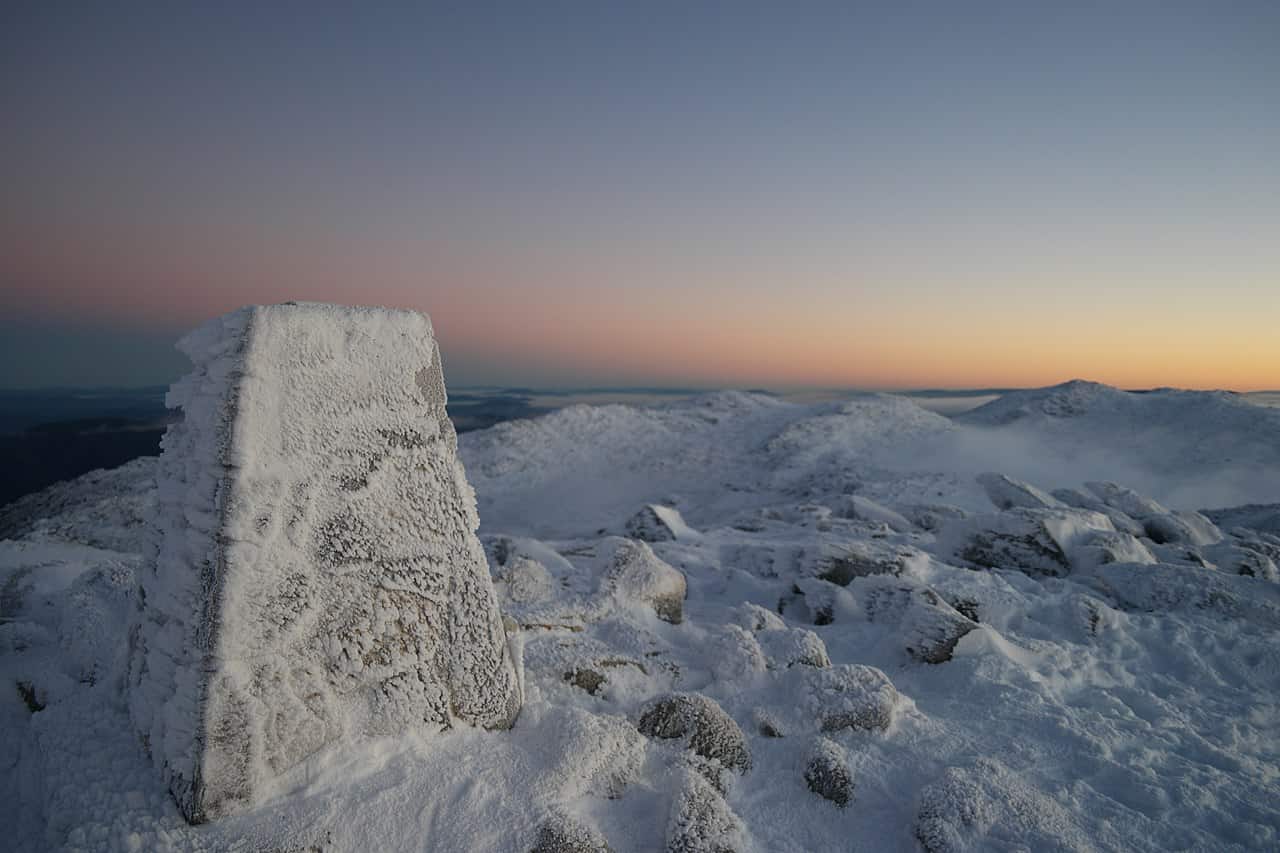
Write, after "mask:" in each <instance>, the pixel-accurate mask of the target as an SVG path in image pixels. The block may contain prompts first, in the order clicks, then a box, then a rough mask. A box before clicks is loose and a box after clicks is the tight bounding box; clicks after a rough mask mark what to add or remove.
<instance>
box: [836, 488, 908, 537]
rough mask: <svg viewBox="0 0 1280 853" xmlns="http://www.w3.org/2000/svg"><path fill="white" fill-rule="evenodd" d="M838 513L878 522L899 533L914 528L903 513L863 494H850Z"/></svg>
mask: <svg viewBox="0 0 1280 853" xmlns="http://www.w3.org/2000/svg"><path fill="white" fill-rule="evenodd" d="M838 514H839V515H840V516H842V517H844V518H852V519H857V520H859V521H867V522H877V523H879V524H883V525H885V526H887V527H888V528H889V529H890V530H894V531H896V532H898V533H908V532H910V531H911V529H912V524H911V522H910V521H908V520H907V519H906V516H904V515H902V513H899V512H895V511H894V510H891V509H889V508H888V507H885V506H881V505H880V504H878V503H876V502H875V501H873V500H871V499H870V498H866V497H863V496H862V495H849V497H848V498H847V499H846V500H845V501H844V502H843V504H842V505H841V506H840V507H839V511H838Z"/></svg>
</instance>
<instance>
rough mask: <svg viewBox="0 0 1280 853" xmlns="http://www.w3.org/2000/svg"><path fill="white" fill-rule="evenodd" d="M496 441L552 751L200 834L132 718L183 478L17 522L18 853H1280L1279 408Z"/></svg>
mask: <svg viewBox="0 0 1280 853" xmlns="http://www.w3.org/2000/svg"><path fill="white" fill-rule="evenodd" d="M460 452H461V454H462V457H463V460H464V462H465V464H466V468H467V474H468V477H469V479H470V481H471V483H472V485H473V486H474V487H475V490H476V493H477V496H478V504H479V512H480V518H481V534H482V539H483V541H484V543H485V547H486V551H487V554H488V557H489V562H490V569H491V572H492V574H493V577H494V579H495V582H496V584H497V589H498V592H499V597H500V602H501V605H502V609H503V611H504V614H505V615H506V616H508V617H510V618H511V619H512V620H514V621H515V622H516V623H517V624H518V625H519V626H520V631H519V634H518V639H519V641H520V642H521V644H522V645H523V659H524V662H523V668H524V669H523V671H524V678H525V681H526V686H525V705H524V708H523V710H522V712H521V714H520V717H519V719H518V720H517V722H516V725H515V726H514V728H512V729H511V730H510V731H504V732H488V731H480V730H471V729H466V728H465V727H464V728H458V729H455V730H454V731H452V732H449V733H447V734H440V735H433V734H430V733H426V732H424V733H422V734H415V735H411V736H407V737H396V738H382V739H375V740H367V741H363V742H360V743H356V744H347V745H342V746H335V747H332V748H329V749H326V750H324V751H322V752H321V753H319V754H318V755H316V756H314V757H313V758H312V759H310V760H308V761H306V762H304V763H303V764H301V765H299V766H298V767H295V768H294V769H293V770H292V771H290V772H289V773H288V774H286V776H285V777H284V778H283V779H281V780H279V781H278V782H277V783H276V788H275V789H274V790H273V791H271V792H270V795H271V796H270V797H269V799H268V801H267V803H266V804H265V805H263V806H261V807H259V808H257V809H256V810H254V811H251V812H250V813H248V814H245V815H240V816H235V817H231V818H227V819H224V820H220V821H216V822H214V823H211V824H208V825H205V826H201V827H189V826H187V825H186V823H184V822H183V820H182V818H181V816H180V815H179V813H178V811H177V809H176V807H175V806H174V805H173V803H172V801H171V800H170V799H169V797H168V794H167V792H166V791H165V788H164V785H163V782H162V781H161V779H160V776H159V774H158V773H157V772H156V771H155V770H154V768H153V767H152V766H151V765H150V764H149V763H148V762H147V760H146V759H145V757H144V756H143V753H142V750H141V749H140V747H139V746H138V744H137V742H136V739H135V735H134V734H133V730H132V728H131V726H130V724H129V717H128V711H127V708H126V704H125V699H124V697H123V695H122V692H121V676H122V667H123V663H124V659H125V657H126V646H127V642H128V637H127V626H128V622H129V613H130V609H131V607H132V599H133V595H134V591H135V583H136V578H137V577H138V576H139V573H140V571H141V570H142V569H143V568H144V566H145V563H144V561H145V560H146V559H147V557H146V556H145V555H147V554H150V553H154V542H153V539H152V537H153V536H154V533H153V530H152V519H153V518H154V517H155V512H156V507H155V492H154V488H155V487H154V470H155V464H156V463H155V460H154V459H140V460H136V461H135V462H131V463H129V464H128V465H125V466H123V467H121V468H119V469H116V470H114V471H109V472H95V473H93V474H90V475H86V476H85V477H82V478H80V479H79V480H75V481H72V482H70V483H65V484H60V485H58V486H54V487H52V488H51V489H48V490H46V491H45V492H42V493H39V494H37V495H34V496H31V497H29V498H27V499H24V500H23V501H20V502H18V503H16V504H13V505H11V506H9V507H7V508H4V509H0V537H7V538H6V539H4V541H0V681H3V682H4V683H7V684H9V685H11V686H10V687H9V688H7V689H4V690H0V697H3V698H0V765H2V766H3V768H4V772H3V777H2V780H0V826H4V827H5V828H6V831H5V839H4V846H6V847H12V848H15V849H18V850H27V849H30V850H43V849H79V850H115V849H120V850H129V849H135V850H163V849H173V850H191V849H207V850H221V849H233V850H440V851H485V850H494V851H499V850H501V851H508V850H509V851H529V850H538V851H588V850H599V849H604V848H603V847H602V846H601V845H602V844H604V843H606V842H607V844H608V846H609V848H610V849H612V850H614V851H618V853H628V851H649V850H663V849H668V850H675V851H695V850H735V851H742V853H746V851H789V850H795V851H816V850H850V849H854V850H882V851H898V850H901V851H915V850H920V849H924V850H927V851H953V850H955V851H958V850H1033V851H1041V850H1152V851H1155V850H1160V851H1164V850H1205V851H1222V850H1236V849H1240V850H1274V849H1277V848H1280V701H1278V698H1277V697H1280V654H1277V651H1276V650H1277V648H1280V584H1278V583H1277V564H1280V409H1277V408H1267V407H1263V406H1258V405H1253V404H1252V403H1250V402H1248V401H1246V400H1245V399H1244V398H1241V397H1237V396H1235V395H1231V394H1224V393H1198V392H1180V391H1157V392H1148V393H1142V394H1134V393H1126V392H1122V391H1117V390H1116V389H1113V388H1108V387H1106V386H1100V385H1093V384H1089V383H1068V384H1067V385H1063V386H1057V387H1055V388H1051V389H1043V390H1039V391H1027V392H1015V393H1011V394H1008V395H1005V396H1003V397H1001V398H1000V399H998V400H995V401H993V402H990V403H988V404H986V405H983V406H980V407H978V408H976V409H974V410H972V411H970V412H966V413H963V414H958V415H956V416H955V417H954V418H947V417H944V416H942V415H940V414H937V413H934V412H930V411H927V410H926V409H924V408H922V407H920V406H919V405H917V404H916V403H914V402H912V401H910V400H906V399H904V398H901V397H890V396H876V395H869V396H862V397H856V398H852V399H847V400H843V401H837V402H822V403H812V404H800V403H795V402H786V401H782V400H778V399H776V398H772V397H768V396H764V395H752V394H743V393H737V392H722V393H716V394H709V395H704V396H701V397H695V398H693V399H689V400H681V401H678V402H673V403H668V404H665V405H661V406H655V407H635V406H623V405H609V406H571V407H568V408H565V409H562V410H560V411H557V412H555V413H553V414H551V415H547V416H545V417H543V418H540V419H538V420H533V421H513V422H508V423H504V424H500V425H498V426H496V427H494V428H491V429H488V430H484V431H480V432H475V433H469V434H466V435H463V436H462V437H461V439H460Z"/></svg>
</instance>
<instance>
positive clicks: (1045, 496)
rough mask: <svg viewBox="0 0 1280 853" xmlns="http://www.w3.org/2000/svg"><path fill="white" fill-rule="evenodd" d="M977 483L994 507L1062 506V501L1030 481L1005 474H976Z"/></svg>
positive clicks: (1036, 507)
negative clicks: (1023, 480)
mask: <svg viewBox="0 0 1280 853" xmlns="http://www.w3.org/2000/svg"><path fill="white" fill-rule="evenodd" d="M978 485H980V486H982V489H983V491H985V492H986V493H987V497H988V498H989V499H990V500H991V502H992V503H993V504H995V506H996V509H1013V508H1014V507H1019V506H1020V507H1026V508H1028V509H1052V508H1054V507H1060V506H1062V502H1061V501H1059V500H1058V499H1057V498H1055V497H1054V496H1053V495H1051V494H1049V493H1048V492H1045V491H1041V490H1040V489H1038V488H1036V487H1035V486H1033V485H1031V484H1030V483H1024V482H1022V481H1021V480H1015V479H1014V478H1013V477H1010V476H1008V475H1006V474H996V473H990V472H988V473H986V474H979V475H978Z"/></svg>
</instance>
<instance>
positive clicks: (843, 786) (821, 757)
mask: <svg viewBox="0 0 1280 853" xmlns="http://www.w3.org/2000/svg"><path fill="white" fill-rule="evenodd" d="M804 781H805V783H806V784H807V785H808V786H809V790H810V791H813V792H814V793H815V794H817V795H818V796H819V797H822V798H823V799H825V800H830V801H831V802H833V803H835V804H836V805H837V806H839V807H840V808H844V807H845V806H847V805H849V802H850V800H852V799H853V788H854V784H853V771H851V770H850V769H849V762H848V760H847V759H846V758H845V755H844V750H843V749H841V748H840V745H839V744H837V743H835V742H834V741H832V740H831V739H829V738H825V737H816V738H814V740H813V743H812V744H810V746H809V754H808V756H807V757H806V758H805V765H804Z"/></svg>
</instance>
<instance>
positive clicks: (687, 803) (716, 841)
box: [666, 769, 750, 853]
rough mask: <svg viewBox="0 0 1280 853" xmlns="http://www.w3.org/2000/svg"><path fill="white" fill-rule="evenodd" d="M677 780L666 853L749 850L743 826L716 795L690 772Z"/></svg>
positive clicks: (737, 851) (735, 852) (688, 770)
mask: <svg viewBox="0 0 1280 853" xmlns="http://www.w3.org/2000/svg"><path fill="white" fill-rule="evenodd" d="M678 777H679V779H680V788H679V793H677V794H676V798H675V804H674V805H673V806H672V809H671V817H670V820H669V821H668V823H667V845H666V853H745V851H747V850H748V849H750V847H749V844H750V842H749V840H748V835H747V829H746V827H745V826H744V825H743V823H742V820H741V819H740V818H739V817H738V816H737V815H736V814H734V812H733V809H731V808H729V804H728V803H726V802H725V801H724V798H723V797H722V796H721V795H720V792H719V791H717V790H716V789H715V787H713V786H712V784H711V783H710V782H708V781H707V780H706V779H705V778H703V777H702V776H701V775H699V774H698V773H697V772H695V771H693V770H691V769H685V770H682V771H681V772H679V773H678Z"/></svg>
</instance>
